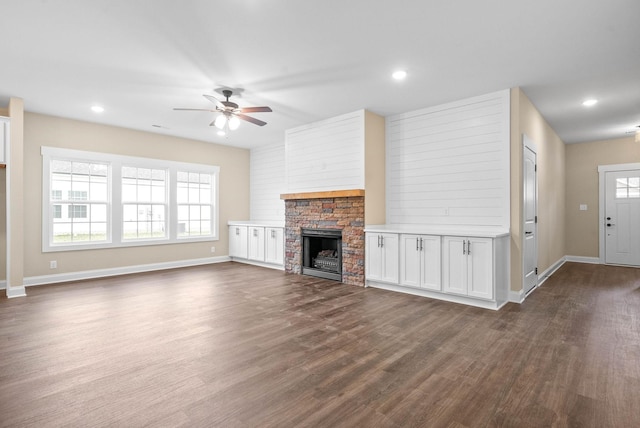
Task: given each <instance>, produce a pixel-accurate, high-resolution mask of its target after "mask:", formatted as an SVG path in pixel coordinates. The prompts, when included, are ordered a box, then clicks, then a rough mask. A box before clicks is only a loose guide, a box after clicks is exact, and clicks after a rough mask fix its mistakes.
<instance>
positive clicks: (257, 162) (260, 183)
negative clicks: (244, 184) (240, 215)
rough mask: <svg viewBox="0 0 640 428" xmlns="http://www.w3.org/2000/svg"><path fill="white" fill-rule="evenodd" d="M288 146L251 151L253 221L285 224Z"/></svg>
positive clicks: (251, 213)
mask: <svg viewBox="0 0 640 428" xmlns="http://www.w3.org/2000/svg"><path fill="white" fill-rule="evenodd" d="M284 169H285V160H284V143H279V144H273V145H270V146H266V147H259V148H255V149H251V154H250V174H251V177H250V192H251V196H250V198H251V200H250V216H251V219H250V220H257V221H260V220H268V221H283V222H284V201H283V200H282V199H280V194H282V193H286V192H285V175H284Z"/></svg>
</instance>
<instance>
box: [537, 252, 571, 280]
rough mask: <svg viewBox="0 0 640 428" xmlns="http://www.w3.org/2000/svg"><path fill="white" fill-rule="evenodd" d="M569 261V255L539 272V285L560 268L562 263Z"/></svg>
mask: <svg viewBox="0 0 640 428" xmlns="http://www.w3.org/2000/svg"><path fill="white" fill-rule="evenodd" d="M566 261H567V256H564V257H562V258H560V260H558V261H557V262H555V263H554V264H552V265H551V266H549V267H548V268H547V269H546V270H545V271H544V272H542V273H541V274H538V287H540V286H541V285H542V284H543V283H544V282H545V281H546V280H547V279H549V277H550V276H551V275H553V273H554V272H555V271H557V270H558V269H560V268H561V267H562V265H563V264H564V263H565V262H566Z"/></svg>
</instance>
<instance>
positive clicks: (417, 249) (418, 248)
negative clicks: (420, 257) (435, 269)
mask: <svg viewBox="0 0 640 428" xmlns="http://www.w3.org/2000/svg"><path fill="white" fill-rule="evenodd" d="M416 251H420V247H418V238H416Z"/></svg>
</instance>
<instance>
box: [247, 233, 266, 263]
mask: <svg viewBox="0 0 640 428" xmlns="http://www.w3.org/2000/svg"><path fill="white" fill-rule="evenodd" d="M249 260H256V261H260V262H263V261H264V227H255V226H252V227H250V228H249Z"/></svg>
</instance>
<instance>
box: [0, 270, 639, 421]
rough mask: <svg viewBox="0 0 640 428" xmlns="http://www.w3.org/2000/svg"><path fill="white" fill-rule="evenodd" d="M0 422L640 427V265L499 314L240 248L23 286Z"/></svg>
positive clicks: (568, 275)
mask: <svg viewBox="0 0 640 428" xmlns="http://www.w3.org/2000/svg"><path fill="white" fill-rule="evenodd" d="M0 426H1V427H58V426H72V427H75V426H77V427H101V426H122V427H141V426H163V427H165V426H167V427H173V426H176V427H200V426H202V427H210V426H221V427H485V426H490V427H493V426H503V427H536V426H540V427H548V426H554V427H633V426H640V269H633V268H623V267H611V266H599V265H584V264H573V263H567V264H565V265H564V266H563V267H562V268H561V269H560V270H559V271H558V272H556V273H555V274H554V275H553V276H552V277H551V278H550V279H549V280H547V282H545V284H544V285H543V286H542V287H540V288H539V289H538V290H536V291H535V292H534V293H533V294H532V295H531V296H530V297H529V298H528V299H527V300H526V301H525V302H524V303H523V304H522V305H517V304H508V305H507V306H506V307H505V308H503V309H502V310H500V311H497V312H494V311H490V310H484V309H478V308H473V307H467V306H463V305H457V304H452V303H447V302H441V301H436V300H430V299H426V298H421V297H416V296H409V295H404V294H398V293H392V292H388V291H384V290H378V289H371V288H369V289H364V288H360V287H355V286H347V285H342V284H339V283H336V282H332V281H328V280H322V279H317V278H311V277H305V276H298V275H290V274H285V273H282V272H279V271H273V270H269V269H262V268H259V267H254V266H247V265H240V264H237V263H223V264H216V265H210V266H202V267H193V268H187V269H176V270H169V271H162V272H154V273H147V274H136V275H130V276H122V277H114V278H105V279H99V280H91V281H82V282H76V283H69V284H61V285H50V286H41V287H33V288H29V289H28V297H26V298H18V299H12V300H7V299H6V298H2V299H0Z"/></svg>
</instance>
